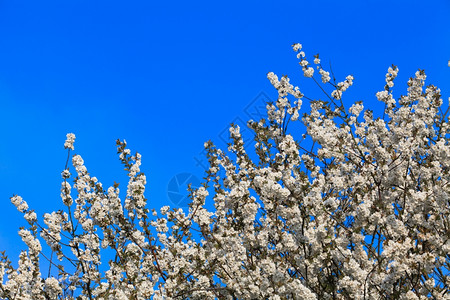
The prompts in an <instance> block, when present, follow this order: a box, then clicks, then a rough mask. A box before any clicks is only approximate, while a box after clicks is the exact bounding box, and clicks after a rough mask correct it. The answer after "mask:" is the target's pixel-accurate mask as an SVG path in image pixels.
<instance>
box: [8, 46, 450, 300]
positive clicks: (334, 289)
mask: <svg viewBox="0 0 450 300" xmlns="http://www.w3.org/2000/svg"><path fill="white" fill-rule="evenodd" d="M293 50H294V51H295V53H296V54H297V58H298V59H299V64H300V67H301V69H302V71H303V74H304V76H305V77H307V78H310V80H313V81H314V82H315V83H316V84H317V85H318V86H319V87H320V89H321V91H322V92H323V93H322V94H321V95H319V96H318V97H319V98H318V97H311V96H308V95H304V94H303V93H302V92H301V90H300V89H299V88H298V87H297V86H294V85H293V84H292V83H291V82H290V79H289V78H288V77H287V76H283V77H281V78H279V77H278V76H277V75H275V74H274V73H272V72H270V73H268V75H267V77H268V79H269V80H270V82H271V83H272V85H273V86H274V87H275V88H276V89H277V91H278V99H277V100H276V101H275V102H274V103H268V104H267V113H268V118H267V119H262V120H250V121H249V122H248V127H249V128H250V129H251V131H252V133H253V134H254V142H255V145H254V151H253V150H249V149H248V148H246V147H245V144H244V141H243V139H242V135H241V131H240V128H239V126H237V125H232V126H231V127H230V143H229V147H228V149H224V150H221V149H218V148H217V147H216V146H215V145H214V143H213V142H212V141H208V142H206V143H205V148H206V150H207V157H208V161H209V169H208V170H207V171H206V174H205V177H204V181H203V184H202V186H201V187H200V188H198V189H191V190H190V198H191V200H192V201H191V203H190V204H189V209H188V210H187V211H183V210H182V209H180V208H170V207H168V206H164V207H162V208H161V209H160V211H159V212H157V211H155V210H154V209H149V208H148V204H147V199H146V197H145V195H144V192H145V186H146V176H145V174H143V173H142V172H141V171H140V165H141V155H140V154H139V153H135V154H132V153H131V150H130V149H128V148H127V144H126V142H125V141H120V140H118V141H117V149H118V154H119V158H120V160H121V162H122V163H123V165H124V167H125V170H126V172H127V173H128V176H129V181H128V185H127V190H126V196H125V197H124V199H121V198H120V195H119V194H120V190H119V187H118V185H117V184H116V185H114V186H112V187H108V188H104V187H103V186H102V184H101V183H100V182H99V181H98V180H97V178H95V177H93V176H91V175H90V174H89V172H88V171H87V168H86V166H85V165H84V161H83V159H82V157H81V156H80V155H72V156H71V154H72V151H74V141H75V135H74V134H68V135H67V140H66V142H65V144H64V146H65V148H66V149H67V151H68V159H67V163H66V167H65V169H64V171H63V172H62V174H61V175H62V179H63V180H62V185H61V199H62V201H63V203H64V205H65V207H66V209H65V210H64V211H56V212H52V213H48V214H45V215H44V217H43V222H44V223H43V224H42V223H40V222H38V218H37V214H36V213H35V212H34V211H33V210H32V209H30V208H29V206H28V204H27V202H26V201H25V200H24V199H22V198H21V197H20V196H13V197H12V198H11V201H12V203H13V204H14V205H15V206H16V207H17V209H18V210H19V211H20V212H21V213H23V216H24V218H25V219H26V221H27V222H28V223H29V226H28V228H22V229H20V231H19V235H20V236H21V237H22V239H23V241H24V242H25V244H26V245H27V248H28V249H27V250H25V251H22V253H21V254H20V257H19V261H18V267H17V268H15V267H14V266H13V264H12V263H11V261H10V260H9V259H8V257H7V256H6V255H5V254H4V253H3V256H2V259H1V262H0V298H3V299H428V298H430V299H449V298H450V292H449V286H450V275H449V270H450V255H449V253H450V216H449V215H450V200H449V195H450V186H449V184H448V183H449V180H450V171H449V170H450V168H449V167H450V145H449V142H448V141H449V139H448V138H449V133H450V128H449V121H448V114H447V112H448V108H447V109H445V111H444V109H443V107H444V106H443V100H442V97H441V92H440V90H439V89H438V88H437V87H435V86H433V85H428V86H426V87H425V79H426V75H425V73H424V71H422V70H419V71H417V72H416V74H415V76H414V77H413V78H410V79H409V81H408V89H407V93H406V94H405V95H404V96H401V97H400V98H399V99H394V97H393V94H392V90H393V86H394V80H395V78H396V77H397V73H398V68H397V67H396V66H392V67H389V69H388V72H387V74H386V85H385V86H384V89H383V90H382V91H380V92H378V93H377V94H376V97H377V99H378V100H379V101H380V103H381V104H382V105H383V106H384V112H383V115H382V116H380V117H376V116H374V113H373V112H372V111H371V110H367V109H365V108H364V106H363V103H362V102H357V103H354V104H352V105H351V106H349V107H346V102H345V101H344V100H343V99H344V98H345V92H346V90H347V89H348V88H350V87H351V86H352V85H353V79H354V78H353V76H351V75H349V76H347V77H346V78H345V79H344V80H343V81H338V80H337V79H336V78H335V76H334V75H333V73H332V72H331V70H328V71H327V70H326V69H325V68H323V67H322V64H321V61H320V58H319V55H316V56H314V58H313V60H312V61H309V60H307V57H306V54H305V53H304V52H303V51H302V45H300V44H294V45H293ZM320 97H322V98H323V100H317V99H320ZM303 102H308V103H309V106H310V110H309V111H308V112H307V113H303V114H302V116H301V114H300V113H301V107H302V103H303ZM294 122H295V123H294ZM292 124H299V125H300V127H301V128H303V131H297V130H295V131H294V130H289V128H291V126H292ZM69 161H71V162H72V165H73V168H70V167H69V164H68V163H69ZM71 172H74V175H72V174H71ZM207 201H211V202H212V203H213V205H214V209H212V210H211V209H208V208H207V205H206V202H207ZM41 241H45V243H46V244H47V245H48V246H49V247H50V249H51V250H50V253H44V252H45V251H43V247H42V245H41ZM53 254H55V255H56V258H55V259H53V258H52V257H53ZM105 257H107V258H109V257H111V259H109V261H105V259H104V258H105ZM42 260H47V261H48V262H49V265H50V270H48V273H47V272H46V270H42V268H41V261H42Z"/></svg>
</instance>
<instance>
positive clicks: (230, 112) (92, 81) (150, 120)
mask: <svg viewBox="0 0 450 300" xmlns="http://www.w3.org/2000/svg"><path fill="white" fill-rule="evenodd" d="M449 17H450V2H449V1H411V0H410V1H375V0H373V1H372V0H371V1H367V0H359V1H236V2H235V1H223V2H218V1H204V2H193V1H128V2H124V1H112V0H109V1H101V0H99V1H86V0H77V1H45V0H43V1H20V0H16V1H12V0H10V1H7V0H3V1H0V103H1V109H0V136H1V144H0V201H2V202H1V203H2V206H1V207H2V209H1V210H0V250H3V249H4V250H7V252H8V253H9V254H10V257H11V259H13V260H16V259H17V255H18V253H19V250H20V249H24V248H25V245H24V244H23V243H22V242H21V241H20V238H19V237H18V236H17V231H18V228H19V227H20V226H24V225H26V223H25V221H23V219H22V218H21V214H20V213H18V212H17V211H16V210H15V207H14V206H13V205H12V204H11V203H10V200H9V198H10V197H11V196H12V195H13V194H19V195H21V196H22V197H23V198H24V199H25V200H26V201H27V202H28V203H29V204H30V206H31V207H32V208H34V209H36V211H37V213H38V215H39V216H42V215H43V213H45V212H50V211H53V210H56V209H61V208H63V206H62V204H61V201H60V198H59V194H60V191H59V189H60V182H61V177H60V173H61V171H62V170H63V168H64V164H65V159H66V155H67V153H66V151H65V150H64V149H63V143H64V140H65V134H66V133H68V132H73V133H75V134H76V136H77V140H76V143H75V150H76V153H78V154H81V155H82V156H83V158H84V159H85V162H86V165H87V167H88V170H89V172H90V173H91V175H92V176H96V177H98V178H99V180H100V181H101V182H103V184H104V186H109V185H112V184H113V182H114V181H118V182H121V183H122V184H121V187H122V190H123V191H125V190H126V177H124V172H123V171H122V167H121V165H120V162H119V160H118V157H117V155H116V147H115V140H116V139H117V138H121V139H126V140H127V142H128V144H129V147H130V148H131V149H132V150H133V151H139V152H140V153H141V154H142V155H143V166H142V170H143V171H144V172H145V173H146V175H147V178H148V182H149V184H148V186H147V192H146V196H147V198H149V202H150V206H151V207H156V208H159V207H161V206H162V205H166V204H169V205H172V203H171V202H170V199H169V198H168V195H167V186H168V184H169V182H170V180H171V179H172V178H173V176H175V175H177V174H179V173H183V172H187V173H190V174H194V175H195V176H197V177H199V178H201V177H202V175H203V169H202V167H201V166H199V165H197V164H196V161H195V158H197V159H199V158H201V154H200V152H201V151H202V149H203V148H202V147H203V143H204V142H205V141H206V140H208V139H212V140H213V141H215V142H216V143H217V144H218V146H219V147H222V148H224V147H225V143H224V142H223V141H222V139H221V133H222V131H223V130H224V129H226V128H227V126H228V124H229V123H230V122H232V121H233V120H235V118H239V119H241V120H244V121H246V120H247V119H248V117H247V115H246V107H247V106H248V105H250V103H252V101H253V100H254V99H255V97H257V96H258V95H259V93H260V92H264V93H266V94H267V95H268V96H269V97H270V98H272V99H275V98H276V93H275V90H274V89H273V88H272V87H271V85H270V83H269V82H268V80H267V79H266V73H267V72H269V71H273V72H275V73H276V74H279V75H282V74H288V75H289V76H290V77H291V78H292V81H293V82H294V83H296V84H299V85H300V87H301V88H302V90H303V91H304V93H305V94H307V95H308V96H310V97H313V98H314V97H320V92H319V91H318V90H317V89H314V88H312V87H310V86H309V85H308V84H306V83H305V80H304V78H302V75H301V70H300V68H299V66H298V64H297V59H296V58H295V54H294V52H293V51H292V49H291V47H290V46H291V44H293V43H294V42H300V43H302V44H303V45H304V50H305V52H306V54H307V55H308V56H309V57H310V58H311V57H312V55H313V54H316V53H320V54H321V58H322V60H323V62H329V61H331V63H332V65H333V70H334V71H335V73H336V75H337V77H338V79H343V78H344V77H345V75H347V74H353V76H354V77H355V81H354V86H353V87H352V88H351V91H349V94H348V95H349V98H347V101H349V102H352V101H357V100H364V101H365V103H366V107H367V108H371V109H374V110H376V108H377V105H379V104H378V103H377V101H376V99H375V96H374V95H375V92H377V91H379V90H382V89H383V86H384V75H385V73H386V70H387V68H388V67H389V66H390V65H391V64H396V65H397V66H398V67H399V69H400V73H399V77H398V80H397V85H396V93H397V94H396V96H398V95H400V93H404V92H405V87H406V80H407V78H409V77H410V76H413V74H414V72H415V71H416V70H417V69H418V68H422V69H425V70H426V72H427V75H428V83H433V84H435V85H437V86H439V87H440V88H441V89H442V91H443V94H444V99H447V98H448V96H450V80H449V78H450V68H448V66H447V61H448V60H449V59H450V26H449V23H448V22H449ZM304 84H305V86H304V88H303V85H304ZM305 109H306V108H305ZM304 111H307V110H304ZM247 112H248V110H247Z"/></svg>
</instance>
